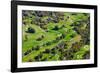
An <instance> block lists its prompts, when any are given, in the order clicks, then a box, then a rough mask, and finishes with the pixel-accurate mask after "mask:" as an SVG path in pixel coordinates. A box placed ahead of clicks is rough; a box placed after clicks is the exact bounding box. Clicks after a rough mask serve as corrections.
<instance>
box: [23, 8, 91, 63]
mask: <svg viewBox="0 0 100 73" xmlns="http://www.w3.org/2000/svg"><path fill="white" fill-rule="evenodd" d="M22 26H23V36H22V38H23V39H22V41H23V42H22V54H23V55H22V61H23V62H35V61H58V60H82V59H89V58H90V14H88V13H72V12H47V11H32V10H23V11H22Z"/></svg>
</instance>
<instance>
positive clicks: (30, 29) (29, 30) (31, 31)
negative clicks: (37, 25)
mask: <svg viewBox="0 0 100 73" xmlns="http://www.w3.org/2000/svg"><path fill="white" fill-rule="evenodd" d="M27 32H28V33H35V29H33V28H32V27H29V28H28V30H27Z"/></svg>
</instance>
